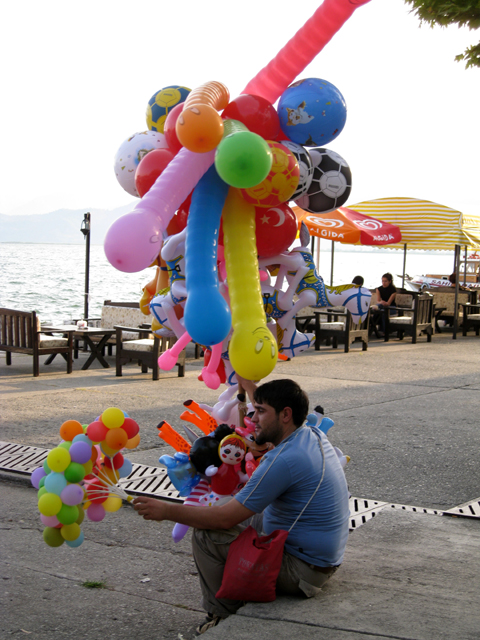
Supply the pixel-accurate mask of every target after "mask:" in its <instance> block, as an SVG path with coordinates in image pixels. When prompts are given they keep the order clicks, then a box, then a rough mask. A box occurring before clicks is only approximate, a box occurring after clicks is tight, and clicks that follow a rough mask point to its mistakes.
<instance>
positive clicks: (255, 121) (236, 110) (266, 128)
mask: <svg viewBox="0 0 480 640" xmlns="http://www.w3.org/2000/svg"><path fill="white" fill-rule="evenodd" d="M222 118H231V119H232V120H238V121H240V122H242V123H243V124H244V125H245V126H246V127H247V129H248V130H249V131H251V132H252V133H256V134H258V135H259V136H262V138H264V139H265V140H275V139H276V138H277V136H278V134H279V133H280V119H279V117H278V113H277V111H276V109H275V108H274V107H273V105H272V104H270V102H268V100H265V98H262V97H261V96H252V95H247V94H242V95H240V96H238V98H235V100H232V101H231V102H229V104H228V105H227V106H226V108H225V109H224V110H223V113H222ZM225 124H226V123H225Z"/></svg>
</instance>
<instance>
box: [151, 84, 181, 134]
mask: <svg viewBox="0 0 480 640" xmlns="http://www.w3.org/2000/svg"><path fill="white" fill-rule="evenodd" d="M190 91H191V89H188V88H187V87H179V86H177V85H172V86H171V87H163V89H160V91H157V93H155V94H153V96H152V97H151V98H150V100H149V101H148V105H147V127H148V128H149V129H150V131H160V133H163V127H164V125H165V120H166V119H167V116H168V113H169V111H171V110H172V109H173V107H175V106H176V105H177V104H180V103H181V102H185V100H186V98H187V96H188V94H189V93H190Z"/></svg>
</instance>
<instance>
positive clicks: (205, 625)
mask: <svg viewBox="0 0 480 640" xmlns="http://www.w3.org/2000/svg"><path fill="white" fill-rule="evenodd" d="M221 620H223V618H220V616H216V615H215V614H214V613H207V617H206V618H205V620H204V621H203V622H202V623H201V624H199V625H198V627H197V628H196V629H195V635H196V636H201V635H202V633H205V631H208V630H209V629H211V628H212V627H216V626H217V624H218V623H219V622H220V621H221Z"/></svg>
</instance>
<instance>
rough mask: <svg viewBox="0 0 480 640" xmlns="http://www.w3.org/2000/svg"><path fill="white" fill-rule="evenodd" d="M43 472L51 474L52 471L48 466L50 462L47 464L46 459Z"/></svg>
mask: <svg viewBox="0 0 480 640" xmlns="http://www.w3.org/2000/svg"><path fill="white" fill-rule="evenodd" d="M43 470H44V471H45V473H50V472H51V469H50V467H49V466H48V462H47V459H46V458H45V460H44V461H43Z"/></svg>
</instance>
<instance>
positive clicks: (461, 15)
mask: <svg viewBox="0 0 480 640" xmlns="http://www.w3.org/2000/svg"><path fill="white" fill-rule="evenodd" d="M405 2H406V3H407V4H410V5H413V9H412V11H413V13H415V15H416V16H417V18H418V19H419V20H420V22H427V23H428V24H430V26H432V27H433V26H435V25H437V24H439V25H440V26H442V27H447V26H449V25H452V24H456V25H458V26H459V27H468V28H469V29H472V30H473V29H478V28H480V2H479V0H405ZM455 60H457V61H461V60H464V61H465V67H466V68H467V69H468V67H480V43H479V44H477V45H472V46H471V47H468V48H467V49H466V50H465V51H464V52H463V53H461V54H459V55H458V56H455Z"/></svg>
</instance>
